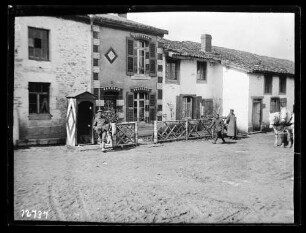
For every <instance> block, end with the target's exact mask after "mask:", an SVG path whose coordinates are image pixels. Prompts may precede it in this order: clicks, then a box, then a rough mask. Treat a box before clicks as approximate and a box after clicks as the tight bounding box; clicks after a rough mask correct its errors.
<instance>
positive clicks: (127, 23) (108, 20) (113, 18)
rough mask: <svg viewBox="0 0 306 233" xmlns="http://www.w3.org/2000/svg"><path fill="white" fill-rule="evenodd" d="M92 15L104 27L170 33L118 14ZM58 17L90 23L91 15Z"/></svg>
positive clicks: (157, 33)
mask: <svg viewBox="0 0 306 233" xmlns="http://www.w3.org/2000/svg"><path fill="white" fill-rule="evenodd" d="M92 16H93V19H94V20H93V21H94V24H97V25H100V26H102V27H103V26H104V27H112V28H119V29H123V30H130V31H136V32H141V33H148V34H153V35H157V36H160V37H163V36H164V35H165V34H168V31H167V30H164V29H160V28H156V27H152V26H149V25H145V24H141V23H137V22H135V21H132V20H129V19H126V18H123V17H120V16H118V15H110V14H96V15H92ZM57 17H59V18H64V19H71V20H75V21H81V22H85V23H88V24H89V23H90V15H61V16H57Z"/></svg>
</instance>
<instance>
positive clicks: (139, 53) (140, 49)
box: [135, 40, 146, 74]
mask: <svg viewBox="0 0 306 233" xmlns="http://www.w3.org/2000/svg"><path fill="white" fill-rule="evenodd" d="M135 45H136V46H135V49H136V59H137V62H136V67H135V68H136V72H135V73H137V74H145V49H146V43H145V42H144V41H140V40H137V41H135Z"/></svg>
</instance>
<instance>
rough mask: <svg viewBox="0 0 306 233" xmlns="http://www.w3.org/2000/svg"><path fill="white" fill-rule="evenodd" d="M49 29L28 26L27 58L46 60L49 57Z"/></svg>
mask: <svg viewBox="0 0 306 233" xmlns="http://www.w3.org/2000/svg"><path fill="white" fill-rule="evenodd" d="M48 33H49V31H48V30H45V29H38V28H32V27H29V30H28V39H29V41H28V42H29V44H28V46H29V59H34V60H48V59H49V35H48Z"/></svg>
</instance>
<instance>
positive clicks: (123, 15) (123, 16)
mask: <svg viewBox="0 0 306 233" xmlns="http://www.w3.org/2000/svg"><path fill="white" fill-rule="evenodd" d="M118 16H119V17H122V18H127V13H124V14H118Z"/></svg>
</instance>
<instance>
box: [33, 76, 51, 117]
mask: <svg viewBox="0 0 306 233" xmlns="http://www.w3.org/2000/svg"><path fill="white" fill-rule="evenodd" d="M31 84H36V85H40V90H42V89H43V87H42V85H44V84H45V85H46V86H47V91H30V89H31V88H30V85H31ZM50 86H51V83H47V82H29V83H28V96H29V99H28V103H29V112H28V113H29V118H30V120H48V119H51V116H52V115H51V114H50ZM30 95H36V112H30ZM42 95H47V97H48V98H47V112H40V111H41V109H40V108H41V106H40V105H41V101H40V99H41V96H42Z"/></svg>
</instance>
